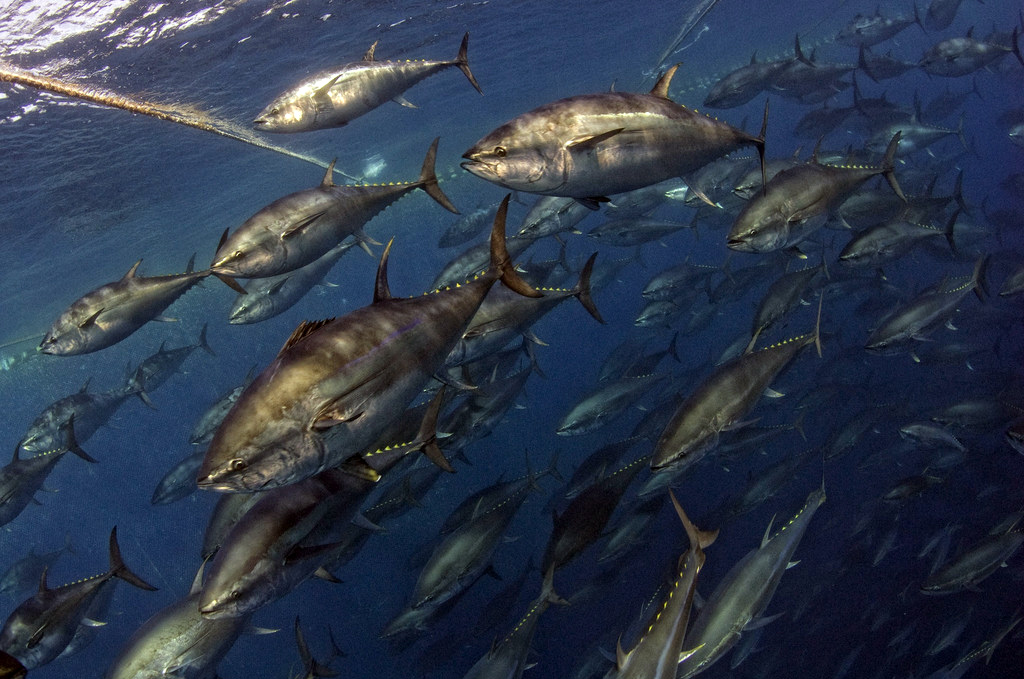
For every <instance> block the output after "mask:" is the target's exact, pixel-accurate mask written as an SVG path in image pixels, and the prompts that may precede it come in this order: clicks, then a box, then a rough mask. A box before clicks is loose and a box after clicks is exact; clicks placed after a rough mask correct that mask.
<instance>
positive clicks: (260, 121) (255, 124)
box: [252, 118, 270, 129]
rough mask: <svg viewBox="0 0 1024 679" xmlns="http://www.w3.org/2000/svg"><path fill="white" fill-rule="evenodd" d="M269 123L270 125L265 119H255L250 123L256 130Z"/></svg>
mask: <svg viewBox="0 0 1024 679" xmlns="http://www.w3.org/2000/svg"><path fill="white" fill-rule="evenodd" d="M269 123H270V121H269V120H267V119H266V118H256V119H255V120H253V121H252V126H253V127H255V128H257V129H258V128H260V127H264V126H265V125H268V124H269Z"/></svg>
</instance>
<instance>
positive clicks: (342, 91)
mask: <svg viewBox="0 0 1024 679" xmlns="http://www.w3.org/2000/svg"><path fill="white" fill-rule="evenodd" d="M376 47H377V43H373V45H371V46H370V49H369V50H367V52H366V54H365V55H363V59H362V61H357V62H355V63H351V64H346V65H344V66H342V67H341V68H338V69H334V70H331V71H326V72H324V73H319V74H317V75H315V76H313V77H312V78H309V79H307V80H305V81H303V82H302V83H300V84H298V85H296V86H295V87H293V88H291V89H289V90H287V91H286V92H284V93H282V94H280V95H278V96H277V97H276V98H275V99H274V100H273V101H272V102H271V103H270V104H269V105H268V106H267V107H266V108H264V109H263V110H262V111H261V112H260V114H259V115H258V116H256V119H255V120H254V121H253V127H255V128H256V129H257V130H262V131H264V132H308V131H310V130H322V129H326V128H331V127H340V126H342V125H345V124H347V123H349V122H351V121H352V120H354V119H356V118H358V117H359V116H361V115H363V114H364V113H368V112H369V111H372V110H373V109H375V108H377V107H378V106H380V105H381V104H384V103H386V102H388V101H397V102H398V103H400V104H402V105H403V106H411V104H409V102H408V101H406V100H405V99H404V97H403V96H402V95H403V94H404V93H405V91H406V90H407V89H409V88H410V87H412V86H413V85H415V84H416V83H418V82H420V81H421V80H424V79H425V78H429V77H430V76H432V75H435V74H437V73H440V72H441V71H445V70H447V69H449V68H451V67H452V66H455V67H456V68H458V69H459V70H460V71H462V72H463V73H464V74H465V76H466V78H467V79H468V80H469V82H470V84H471V85H472V86H473V88H474V89H476V91H477V92H480V93H481V94H483V91H482V90H481V89H480V85H479V84H478V83H477V81H476V78H475V77H473V72H472V71H470V70H469V59H468V57H467V50H468V47H469V33H466V34H465V35H464V36H463V37H462V44H461V45H460V46H459V53H458V55H457V56H456V57H455V59H454V60H452V61H427V60H417V61H412V60H408V59H407V60H405V61H377V60H376V59H374V56H373V53H374V49H375V48H376Z"/></svg>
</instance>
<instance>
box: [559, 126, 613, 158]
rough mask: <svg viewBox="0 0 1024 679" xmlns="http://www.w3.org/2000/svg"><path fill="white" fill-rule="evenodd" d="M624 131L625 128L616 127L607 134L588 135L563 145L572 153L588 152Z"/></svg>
mask: <svg viewBox="0 0 1024 679" xmlns="http://www.w3.org/2000/svg"><path fill="white" fill-rule="evenodd" d="M625 129H626V128H624V127H618V128H616V129H614V130H608V131H607V132H602V133H600V134H588V135H583V136H580V137H576V138H575V139H572V140H570V141H569V143H567V144H566V145H565V147H566V148H567V149H569V150H570V151H573V152H577V151H584V152H585V151H590V150H592V149H593V148H594V147H595V146H597V145H598V144H600V143H601V142H603V141H608V140H609V139H611V138H612V137H614V136H615V135H617V134H618V133H619V132H622V131H623V130H625Z"/></svg>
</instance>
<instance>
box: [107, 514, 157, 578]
mask: <svg viewBox="0 0 1024 679" xmlns="http://www.w3.org/2000/svg"><path fill="white" fill-rule="evenodd" d="M110 574H111V575H112V576H114V577H115V578H121V579H122V580H124V581H125V582H127V583H129V584H131V585H135V586H136V587H138V588H139V589H144V590H147V591H150V592H155V591H156V587H154V586H153V585H151V584H149V583H148V582H146V581H145V580H143V579H142V578H140V577H139V576H138V575H136V574H135V573H133V572H132V571H131V569H130V568H128V564H126V563H125V562H124V559H122V558H121V547H120V546H119V545H118V544H117V526H114V528H113V529H112V530H111V531H110Z"/></svg>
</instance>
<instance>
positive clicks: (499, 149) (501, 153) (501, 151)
mask: <svg viewBox="0 0 1024 679" xmlns="http://www.w3.org/2000/svg"><path fill="white" fill-rule="evenodd" d="M494 155H496V156H498V157H499V158H504V157H505V156H507V155H508V151H507V150H505V147H504V146H495V147H494Z"/></svg>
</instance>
